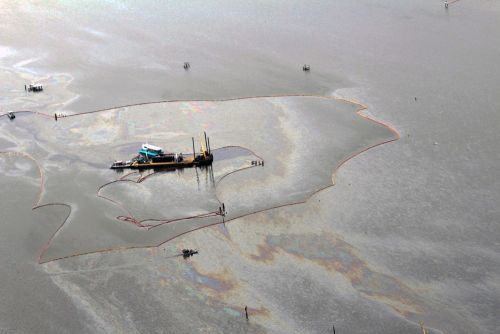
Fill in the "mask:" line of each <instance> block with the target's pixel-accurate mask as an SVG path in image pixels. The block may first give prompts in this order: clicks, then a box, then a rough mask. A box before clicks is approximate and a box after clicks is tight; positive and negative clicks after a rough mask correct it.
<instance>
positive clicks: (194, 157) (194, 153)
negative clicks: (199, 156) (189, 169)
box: [191, 137, 196, 159]
mask: <svg viewBox="0 0 500 334" xmlns="http://www.w3.org/2000/svg"><path fill="white" fill-rule="evenodd" d="M191 140H192V141H193V159H196V151H195V149H194V137H191Z"/></svg>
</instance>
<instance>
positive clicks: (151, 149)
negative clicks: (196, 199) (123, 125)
mask: <svg viewBox="0 0 500 334" xmlns="http://www.w3.org/2000/svg"><path fill="white" fill-rule="evenodd" d="M204 136H205V140H204V141H203V140H201V149H200V153H199V154H196V150H195V147H194V138H191V139H192V141H193V154H192V155H191V154H183V153H165V152H163V149H162V148H161V147H158V146H153V145H149V144H142V147H141V149H140V150H139V152H138V153H139V155H137V156H136V157H135V158H133V159H132V160H128V161H122V160H118V161H115V162H114V163H113V164H112V165H111V167H110V168H111V169H125V168H133V169H146V168H186V167H197V166H207V165H211V164H212V162H213V160H214V157H213V155H212V151H211V149H210V138H208V137H207V134H206V133H204Z"/></svg>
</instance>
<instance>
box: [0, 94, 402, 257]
mask: <svg viewBox="0 0 500 334" xmlns="http://www.w3.org/2000/svg"><path fill="white" fill-rule="evenodd" d="M359 108H360V106H359V105H356V104H353V103H349V102H346V101H341V100H335V99H327V98H319V97H287V98H262V99H251V100H239V101H227V102H189V103H185V102H182V103H163V104H151V105H142V106H137V107H128V108H125V109H119V110H111V111H105V112H100V113H92V114H84V115H76V116H73V117H63V118H59V120H58V121H55V120H54V119H50V118H47V117H42V116H40V115H37V114H29V113H28V114H21V115H20V116H19V117H18V118H16V120H15V121H14V122H3V125H2V127H3V131H2V134H3V137H4V138H9V139H10V140H14V142H15V143H16V145H17V146H16V147H15V148H11V150H12V151H21V152H26V153H29V154H30V157H33V159H35V160H36V161H37V163H38V164H39V167H40V170H41V171H42V173H43V180H40V182H41V185H40V187H41V198H40V199H39V203H38V205H37V207H40V209H42V210H47V209H50V207H51V206H66V207H68V208H69V209H70V213H69V215H68V216H67V217H66V218H65V219H64V220H63V221H61V222H60V224H61V227H60V228H58V230H57V232H56V233H55V234H54V236H53V237H52V238H50V240H48V245H47V247H46V248H45V249H43V250H42V254H41V256H40V261H41V262H47V261H50V260H54V259H61V258H65V257H71V256H75V255H80V254H88V253H92V252H97V251H104V250H113V249H125V248H135V247H147V246H155V245H159V244H162V243H164V242H165V241H167V240H170V239H173V238H174V237H176V236H178V235H180V234H183V233H186V232H188V231H191V230H195V229H197V228H200V227H202V226H208V225H212V224H215V223H217V222H222V221H223V219H225V220H228V221H229V220H232V219H234V218H237V217H240V216H245V215H248V214H251V213H253V212H257V211H262V210H267V209H270V208H273V207H278V206H283V205H287V204H292V203H297V202H304V201H306V200H307V199H308V198H309V197H310V196H311V195H312V194H314V193H315V192H317V191H318V190H321V189H323V188H325V187H328V186H331V185H332V184H333V183H332V171H333V170H334V169H335V168H336V167H337V166H339V165H340V163H341V162H342V160H344V159H347V158H348V157H350V156H352V155H354V154H355V153H356V152H359V151H362V150H364V149H366V148H369V147H371V146H374V145H378V144H380V143H383V142H385V141H390V140H394V139H396V138H397V137H396V134H395V133H393V132H392V131H391V130H390V129H388V128H387V127H385V126H383V125H381V124H378V123H375V122H373V121H370V120H368V119H365V118H363V117H361V116H359V115H358V114H357V111H358V109H359ZM250 113H253V117H252V120H251V121H243V120H246V118H247V115H248V114H250ZM4 118H5V117H4ZM193 128H198V129H202V128H206V130H207V131H209V135H210V137H209V138H211V139H212V140H211V146H212V148H213V151H214V159H215V162H214V163H213V165H212V166H211V167H210V168H190V169H185V170H173V171H164V172H161V171H152V172H151V171H136V172H135V173H132V174H130V173H131V172H133V170H126V171H124V172H122V173H117V172H116V171H114V170H110V169H109V168H108V166H109V165H110V164H111V162H112V161H113V159H112V158H111V157H115V158H116V157H117V158H120V159H123V160H125V159H129V158H131V157H132V156H134V155H136V154H137V153H136V151H137V149H138V148H139V147H140V143H141V140H143V141H149V142H150V143H154V144H156V145H161V146H164V147H165V149H166V150H168V151H170V152H184V154H185V155H188V154H190V152H189V146H190V144H191V140H190V138H189V136H190V130H191V129H193ZM229 130H230V131H229ZM329 131H334V132H335V133H336V137H335V138H337V139H334V140H332V141H331V142H329V143H325V142H324V141H322V140H321V138H324V136H328V135H329ZM312 134H314V135H312ZM197 141H198V140H197ZM196 146H198V144H196ZM197 150H198V152H199V150H200V148H198V149H197ZM262 160H263V161H264V162H265V165H264V166H255V165H252V161H262ZM326 166H327V168H325V167H326ZM239 174H241V176H239ZM222 203H225V208H226V210H227V214H226V216H225V217H222V216H221V215H219V214H218V213H219V207H220V206H221V205H222ZM36 210H38V208H37V209H36Z"/></svg>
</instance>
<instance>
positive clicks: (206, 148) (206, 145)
mask: <svg viewBox="0 0 500 334" xmlns="http://www.w3.org/2000/svg"><path fill="white" fill-rule="evenodd" d="M203 134H204V135H205V150H207V152H208V144H207V133H206V132H205V131H203Z"/></svg>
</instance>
